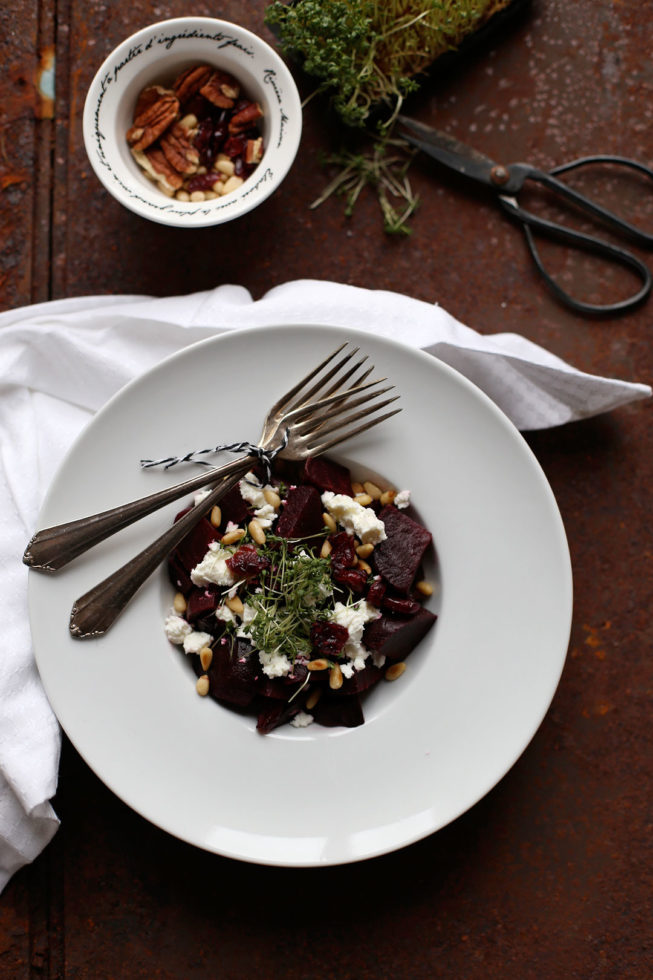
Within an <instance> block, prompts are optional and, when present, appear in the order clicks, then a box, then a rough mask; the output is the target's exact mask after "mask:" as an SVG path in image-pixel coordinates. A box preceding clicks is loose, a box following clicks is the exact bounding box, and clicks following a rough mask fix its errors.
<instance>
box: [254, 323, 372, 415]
mask: <svg viewBox="0 0 653 980" xmlns="http://www.w3.org/2000/svg"><path fill="white" fill-rule="evenodd" d="M346 346H347V341H345V342H344V344H341V345H340V347H336V349H335V350H334V351H332V352H331V353H330V354H329V356H328V357H325V359H324V360H323V361H322V363H321V364H318V365H317V367H315V368H313V370H312V371H310V372H309V374H307V375H306V377H304V378H302V379H301V381H298V382H297V384H296V385H293V387H292V388H291V389H290V390H289V391H287V392H286V393H285V395H282V396H281V398H279V399H278V401H276V402H275V404H274V405H273V406H272V408H271V409H270V412H269V414H270V415H273V414H276V413H278V412H281V411H283V410H284V409H285V408H286V407H287V406H288V404H289V402H290V401H291V400H292V399H293V398H294V397H295V395H296V394H298V392H300V391H301V390H302V388H303V387H305V385H307V384H308V383H309V381H312V380H313V378H314V377H316V375H318V374H319V373H320V371H321V370H322V369H323V368H325V367H326V366H327V364H329V363H330V362H331V361H332V360H333V358H334V357H337V356H338V354H339V353H340V351H342V350H344V349H345V347H346ZM354 353H355V352H354Z"/></svg>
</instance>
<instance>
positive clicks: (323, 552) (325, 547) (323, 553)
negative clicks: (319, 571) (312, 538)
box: [320, 538, 333, 558]
mask: <svg viewBox="0 0 653 980" xmlns="http://www.w3.org/2000/svg"><path fill="white" fill-rule="evenodd" d="M332 551H333V546H332V544H331V542H330V541H329V539H328V538H325V539H324V541H323V542H322V547H321V548H320V558H328V557H329V555H330V554H331V552H332Z"/></svg>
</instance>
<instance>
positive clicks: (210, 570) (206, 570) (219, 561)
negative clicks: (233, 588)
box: [190, 541, 236, 586]
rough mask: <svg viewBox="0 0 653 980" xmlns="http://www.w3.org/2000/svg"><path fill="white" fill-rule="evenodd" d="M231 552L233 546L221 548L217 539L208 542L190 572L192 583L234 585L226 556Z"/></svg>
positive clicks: (234, 580) (234, 579)
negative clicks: (205, 550) (205, 549)
mask: <svg viewBox="0 0 653 980" xmlns="http://www.w3.org/2000/svg"><path fill="white" fill-rule="evenodd" d="M233 553H234V551H233V548H221V547H220V545H219V543H218V542H217V541H214V542H213V543H212V544H210V545H209V550H208V551H207V553H206V554H205V555H204V557H203V558H202V560H201V562H200V563H199V565H196V566H195V568H194V569H193V570H192V572H191V573H190V577H191V581H192V583H193V585H199V586H205V585H234V584H235V582H236V578H235V576H234V574H233V572H232V571H231V569H230V568H229V566H228V565H227V558H231V556H232V555H233Z"/></svg>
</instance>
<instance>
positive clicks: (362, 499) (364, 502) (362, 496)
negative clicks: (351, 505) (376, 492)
mask: <svg viewBox="0 0 653 980" xmlns="http://www.w3.org/2000/svg"><path fill="white" fill-rule="evenodd" d="M354 500H355V501H356V503H357V504H360V505H361V507H369V506H370V504H371V503H372V498H371V497H370V495H369V493H357V494H356V496H355V497H354Z"/></svg>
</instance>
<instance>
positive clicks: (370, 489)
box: [363, 480, 382, 500]
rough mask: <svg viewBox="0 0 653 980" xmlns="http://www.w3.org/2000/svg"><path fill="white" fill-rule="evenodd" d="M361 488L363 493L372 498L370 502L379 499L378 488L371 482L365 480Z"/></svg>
mask: <svg viewBox="0 0 653 980" xmlns="http://www.w3.org/2000/svg"><path fill="white" fill-rule="evenodd" d="M363 488H364V490H365V493H368V494H369V495H370V497H371V498H372V500H380V499H381V492H382V491H381V488H380V487H377V485H376V483H372V481H371V480H365V482H364V483H363Z"/></svg>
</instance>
